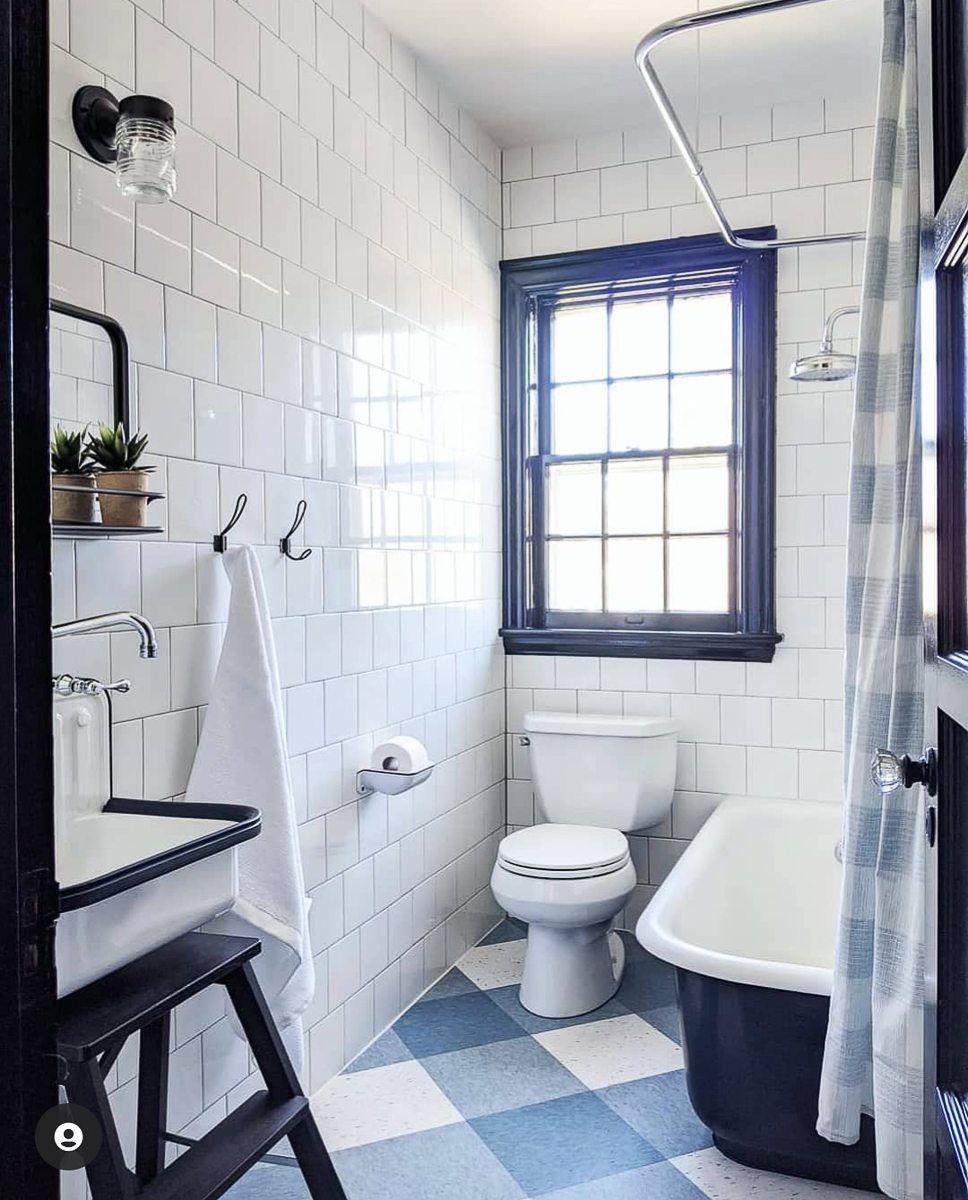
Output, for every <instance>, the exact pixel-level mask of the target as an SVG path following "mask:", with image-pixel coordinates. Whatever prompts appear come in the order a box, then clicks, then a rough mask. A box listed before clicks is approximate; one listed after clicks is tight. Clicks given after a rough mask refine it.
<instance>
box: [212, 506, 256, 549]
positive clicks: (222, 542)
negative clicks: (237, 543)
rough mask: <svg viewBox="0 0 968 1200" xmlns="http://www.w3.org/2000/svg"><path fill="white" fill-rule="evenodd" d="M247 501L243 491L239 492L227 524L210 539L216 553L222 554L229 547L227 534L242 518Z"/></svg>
mask: <svg viewBox="0 0 968 1200" xmlns="http://www.w3.org/2000/svg"><path fill="white" fill-rule="evenodd" d="M248 503H249V497H248V496H247V495H246V494H245V492H240V493H239V496H238V498H237V499H236V501H235V509H234V511H233V513H232V516H231V517H230V518H229V523H228V525H226V526H225V528H224V529H223V530H222V532H221V533H217V534H216V535H215V537H214V538H213V539H212V544H213V546H214V547H215V553H216V554H224V553H225V551H226V550H227V549H228V548H229V534H230V533H231V532H232V530H233V529H234V528H235V526H236V525H238V523H239V521H240V520H241V519H242V514H243V513H244V512H245V506H246V505H247V504H248Z"/></svg>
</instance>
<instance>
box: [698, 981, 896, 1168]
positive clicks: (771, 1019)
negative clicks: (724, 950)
mask: <svg viewBox="0 0 968 1200" xmlns="http://www.w3.org/2000/svg"><path fill="white" fill-rule="evenodd" d="M676 986H677V989H678V993H679V1012H680V1015H681V1018H682V1046H683V1052H684V1056H685V1064H686V1081H687V1084H688V1087H689V1098H690V1100H691V1101H692V1106H693V1108H694V1109H695V1110H696V1115H697V1116H698V1117H699V1119H700V1120H701V1121H702V1122H703V1124H705V1125H707V1126H708V1127H709V1129H710V1130H712V1133H713V1140H714V1141H715V1143H716V1145H717V1146H718V1147H719V1149H720V1150H721V1151H722V1152H723V1153H724V1154H726V1155H728V1156H729V1157H730V1158H732V1159H735V1160H736V1162H739V1163H743V1164H744V1165H745V1166H748V1167H757V1168H759V1169H760V1170H764V1171H778V1172H780V1173H782V1174H784V1175H799V1176H801V1177H802V1178H804V1179H819V1180H822V1181H823V1182H825V1183H836V1184H840V1185H841V1186H842V1187H854V1188H862V1189H864V1190H866V1191H871V1192H876V1191H878V1190H879V1189H878V1187H877V1176H876V1170H875V1158H874V1123H873V1121H871V1120H870V1119H869V1118H868V1117H863V1118H862V1129H861V1138H860V1141H859V1142H858V1143H857V1144H856V1145H854V1146H840V1145H835V1144H834V1143H832V1142H828V1141H825V1140H824V1139H823V1138H821V1137H820V1136H819V1134H818V1133H817V1132H816V1123H817V1095H818V1092H819V1088H820V1064H821V1060H822V1057H823V1045H824V1037H825V1034H826V1030H827V1017H828V1013H829V1006H830V1002H829V1000H828V998H827V997H826V996H810V995H806V994H804V993H801V992H783V991H779V990H777V989H774V988H762V987H754V986H752V985H749V984H743V983H729V982H726V981H724V980H720V979H712V978H710V977H709V976H707V975H699V974H696V973H695V972H693V971H686V970H682V969H680V968H677V969H676Z"/></svg>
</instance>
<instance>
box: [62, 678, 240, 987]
mask: <svg viewBox="0 0 968 1200" xmlns="http://www.w3.org/2000/svg"><path fill="white" fill-rule="evenodd" d="M54 752H55V757H54V762H55V786H54V797H55V824H56V836H57V843H56V863H57V880H58V884H59V886H60V908H61V915H60V917H59V919H58V922H57V935H56V943H55V948H56V961H57V993H58V995H59V996H64V995H67V994H68V993H69V992H73V991H76V990H77V989H78V988H80V987H83V986H84V985H85V984H87V983H91V982H93V981H94V980H95V979H100V978H101V977H102V976H103V975H106V974H108V973H109V972H110V971H113V970H116V969H117V968H118V967H121V966H124V964H125V963H128V962H131V961H132V960H133V959H135V958H138V957H139V956H140V955H142V954H146V953H148V952H149V951H150V950H154V949H156V948H157V947H158V946H162V945H164V943H165V942H168V941H170V940H171V939H172V938H175V937H179V936H180V935H181V934H183V933H187V932H188V931H189V930H191V929H195V928H197V927H198V926H199V925H202V924H204V923H205V922H206V921H208V920H210V919H211V918H212V917H214V916H217V915H218V914H219V913H222V912H225V911H226V910H227V909H228V908H230V907H231V906H232V903H233V901H234V899H235V896H236V891H237V868H236V846H237V845H238V844H239V843H240V842H242V841H246V840H247V839H248V838H250V837H255V836H256V834H257V833H258V832H259V827H260V818H259V814H258V812H257V811H256V810H255V809H251V808H246V807H243V806H241V805H227V804H182V803H176V802H161V803H159V802H154V801H144V800H117V799H111V766H110V764H111V747H110V701H109V700H108V698H107V697H106V696H103V695H102V696H93V697H92V696H57V697H55V700H54Z"/></svg>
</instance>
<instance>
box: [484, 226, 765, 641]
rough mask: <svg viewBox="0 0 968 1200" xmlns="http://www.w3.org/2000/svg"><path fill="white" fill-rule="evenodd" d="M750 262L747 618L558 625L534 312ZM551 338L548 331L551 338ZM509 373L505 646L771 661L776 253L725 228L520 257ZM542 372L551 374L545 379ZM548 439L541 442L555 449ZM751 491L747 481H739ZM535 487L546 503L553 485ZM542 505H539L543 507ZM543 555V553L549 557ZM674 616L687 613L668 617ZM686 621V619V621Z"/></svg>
mask: <svg viewBox="0 0 968 1200" xmlns="http://www.w3.org/2000/svg"><path fill="white" fill-rule="evenodd" d="M775 234H776V231H775V229H773V228H771V227H768V228H761V229H751V230H745V231H744V235H745V236H748V237H758V238H766V237H773V236H775ZM727 270H732V271H734V272H738V283H737V284H736V286H737V288H738V289H739V290H740V292H741V300H742V320H741V322H740V326H741V327H740V329H739V334H738V336H739V344H738V347H737V349H738V356H737V368H736V370H737V374H738V377H739V396H740V406H739V420H740V421H741V422H742V437H741V438H740V440H739V442H740V444H739V448H738V451H737V464H736V475H737V477H739V478H742V479H743V480H747V481H749V486H744V487H742V489H741V491H742V494H741V495H737V496H736V497H735V499H734V503H735V504H736V511H735V516H736V520H735V530H736V540H737V544H738V550H737V553H738V555H739V557H740V559H741V563H740V564H739V565H738V566H737V570H736V575H737V576H738V588H739V597H738V599H739V602H738V604H737V607H736V611H735V612H734V613H733V614H730V615H731V617H732V619H733V621H734V622H735V628H734V629H731V630H730V631H729V632H720V633H718V634H711V633H708V632H704V631H703V630H702V629H698V630H697V629H689V628H677V629H671V630H668V631H666V630H660V629H658V628H653V629H650V630H643V629H641V628H639V629H623V628H621V627H619V628H612V629H601V628H596V629H591V628H589V629H564V630H563V629H551V628H548V627H547V626H546V625H545V623H544V622H543V621H541V620H536V619H535V612H534V608H533V604H534V601H533V593H534V590H535V586H536V584H537V585H539V586H540V562H539V563H538V565H537V566H535V565H534V564H532V563H530V562H529V545H528V530H527V528H526V522H527V513H528V486H529V484H528V467H527V464H528V452H529V449H533V447H530V446H529V425H530V411H529V385H530V384H531V382H532V381H531V379H530V378H529V354H530V353H531V347H530V346H529V345H528V338H527V336H526V332H527V328H528V318H529V315H530V314H531V313H532V312H541V311H543V310H544V308H545V307H546V304H547V302H548V300H549V299H550V298H552V297H554V296H555V295H556V294H557V293H559V292H561V291H562V290H563V289H566V288H567V289H580V288H581V287H583V286H587V287H593V286H601V285H602V284H607V283H610V282H613V281H616V280H632V279H635V278H645V277H649V276H650V275H651V277H653V278H656V277H663V276H669V277H671V276H672V275H675V274H677V273H679V274H681V273H687V272H709V273H711V274H713V275H714V274H715V273H716V272H717V271H719V272H723V271H727ZM545 340H546V339H545ZM501 374H502V413H501V420H502V439H503V461H504V471H503V495H502V499H503V529H504V556H503V564H502V570H503V580H502V582H503V589H504V628H503V629H502V631H501V632H502V637H503V639H504V646H505V650H506V651H507V652H508V653H510V654H574V655H582V654H585V655H588V654H590V655H606V656H612V655H615V656H626V657H650V658H659V657H662V658H685V659H704V658H711V659H717V660H727V661H728V660H733V661H753V662H769V661H771V660H772V658H773V654H774V649H775V646H776V645H777V643H778V642H779V641H781V640H782V635H781V634H779V633H778V632H777V630H776V601H775V592H776V586H775V572H776V566H775V540H776V538H775V510H776V420H775V408H776V254H775V252H774V251H743V250H736V249H734V248H733V247H731V246H728V245H727V244H726V243H725V242H724V241H723V240H722V238H720V237H719V236H718V235H709V236H702V237H695V238H675V239H671V240H669V241H664V242H654V243H640V244H638V245H635V246H618V247H611V248H608V249H600V250H583V251H579V252H577V253H571V254H556V255H546V256H542V257H537V258H526V259H514V260H508V261H505V262H503V263H502V264H501ZM539 382H540V380H539ZM544 449H545V448H544V447H543V446H540V447H538V450H539V451H543V450H544ZM737 490H740V489H737ZM536 491H537V492H538V493H539V494H538V495H536V496H535V497H533V498H532V504H533V505H535V506H538V507H539V506H540V504H541V502H542V496H541V494H540V493H541V489H540V488H536ZM536 510H537V508H536ZM537 557H538V558H539V559H540V556H537ZM664 623H665V624H666V625H676V624H679V619H678V618H677V619H676V620H675V621H672V620H665V621H664ZM683 623H686V620H685V619H684V620H683Z"/></svg>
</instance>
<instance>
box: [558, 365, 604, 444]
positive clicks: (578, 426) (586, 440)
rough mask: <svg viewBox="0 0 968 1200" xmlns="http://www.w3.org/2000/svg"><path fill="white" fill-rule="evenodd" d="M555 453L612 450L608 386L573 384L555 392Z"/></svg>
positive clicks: (600, 384)
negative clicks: (609, 437)
mask: <svg viewBox="0 0 968 1200" xmlns="http://www.w3.org/2000/svg"><path fill="white" fill-rule="evenodd" d="M551 414H552V416H551V419H552V435H551V451H552V453H553V454H602V453H604V452H605V450H607V449H608V402H607V387H606V385H605V384H604V383H581V384H571V385H570V386H568V387H558V388H554V389H552V392H551Z"/></svg>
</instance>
